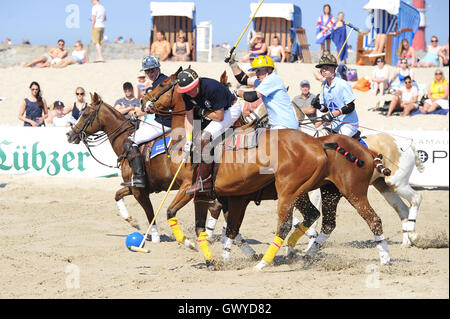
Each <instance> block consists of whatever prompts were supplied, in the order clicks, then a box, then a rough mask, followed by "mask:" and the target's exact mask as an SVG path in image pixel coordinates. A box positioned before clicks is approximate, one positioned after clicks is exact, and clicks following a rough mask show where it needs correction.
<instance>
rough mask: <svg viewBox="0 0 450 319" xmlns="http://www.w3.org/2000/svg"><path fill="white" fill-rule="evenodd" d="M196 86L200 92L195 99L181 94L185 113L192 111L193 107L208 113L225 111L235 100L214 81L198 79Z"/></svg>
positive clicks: (226, 89) (227, 90) (220, 84)
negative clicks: (205, 110)
mask: <svg viewBox="0 0 450 319" xmlns="http://www.w3.org/2000/svg"><path fill="white" fill-rule="evenodd" d="M198 85H199V86H200V92H199V93H198V95H197V96H196V97H194V98H192V97H190V96H189V95H187V94H186V93H183V94H182V97H183V100H184V103H185V104H186V110H187V111H190V110H192V109H193V108H194V106H197V107H199V108H202V109H207V110H209V111H217V110H221V109H224V110H227V109H228V108H229V107H230V106H231V105H233V101H234V100H235V99H236V97H235V96H234V95H233V93H231V92H230V90H229V89H228V88H227V87H226V86H225V85H223V84H222V83H220V82H218V81H216V80H214V79H210V78H200V83H199V84H198Z"/></svg>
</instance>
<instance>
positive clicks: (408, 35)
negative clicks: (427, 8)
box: [356, 0, 420, 65]
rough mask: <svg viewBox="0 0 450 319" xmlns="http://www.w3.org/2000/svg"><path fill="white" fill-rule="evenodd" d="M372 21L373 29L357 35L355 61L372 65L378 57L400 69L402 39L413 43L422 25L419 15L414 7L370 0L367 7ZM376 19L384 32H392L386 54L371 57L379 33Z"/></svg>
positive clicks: (399, 1) (396, 2)
mask: <svg viewBox="0 0 450 319" xmlns="http://www.w3.org/2000/svg"><path fill="white" fill-rule="evenodd" d="M363 9H364V10H366V11H367V12H369V14H370V17H371V19H372V29H371V30H368V31H367V32H365V33H360V34H358V40H357V46H356V47H357V48H356V61H357V62H359V63H361V64H363V65H373V64H374V62H375V60H376V59H377V57H379V56H384V59H385V61H386V64H390V65H397V64H398V60H399V57H398V56H397V50H398V47H399V45H400V43H401V41H402V40H403V39H408V41H409V43H410V44H411V45H412V40H413V38H414V35H415V34H416V32H417V30H418V29H419V24H420V12H419V10H417V9H416V8H414V7H413V6H411V5H409V4H407V3H406V2H404V1H401V0H389V1H375V0H370V1H369V2H368V3H367V4H366V5H365V6H364V7H363ZM375 19H377V20H378V21H377V22H378V24H379V25H381V28H382V29H388V30H392V31H393V32H389V33H387V40H386V47H385V52H384V53H382V54H377V55H375V54H371V52H372V50H373V47H374V42H375V36H376V34H377V30H375V27H374V26H373V25H374V22H375Z"/></svg>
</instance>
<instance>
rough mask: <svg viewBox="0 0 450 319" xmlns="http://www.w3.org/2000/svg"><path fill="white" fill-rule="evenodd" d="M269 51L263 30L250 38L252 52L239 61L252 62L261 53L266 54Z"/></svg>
mask: <svg viewBox="0 0 450 319" xmlns="http://www.w3.org/2000/svg"><path fill="white" fill-rule="evenodd" d="M266 52H267V45H266V44H265V43H264V36H263V34H262V33H261V32H256V33H255V35H254V36H253V37H252V38H251V39H250V52H249V53H248V54H246V55H245V56H244V57H243V58H241V59H240V60H239V62H250V61H252V60H253V59H254V58H256V57H257V56H260V55H265V54H266Z"/></svg>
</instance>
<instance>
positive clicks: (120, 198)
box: [114, 187, 141, 230]
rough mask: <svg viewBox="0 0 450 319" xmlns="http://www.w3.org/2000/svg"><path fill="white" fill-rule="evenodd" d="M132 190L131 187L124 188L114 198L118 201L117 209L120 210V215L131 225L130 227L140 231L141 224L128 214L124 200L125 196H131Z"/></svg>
mask: <svg viewBox="0 0 450 319" xmlns="http://www.w3.org/2000/svg"><path fill="white" fill-rule="evenodd" d="M131 194H132V192H131V189H130V188H129V187H122V188H121V189H119V190H118V191H117V192H116V195H115V196H114V199H115V201H116V205H117V208H118V209H119V214H120V216H122V218H123V219H125V221H126V222H128V223H130V225H131V226H132V227H134V228H136V229H137V230H140V229H141V227H140V226H139V223H138V222H137V221H136V220H135V219H134V218H133V217H131V216H130V215H129V214H128V210H127V207H126V206H125V201H124V200H123V198H124V197H125V196H128V195H131Z"/></svg>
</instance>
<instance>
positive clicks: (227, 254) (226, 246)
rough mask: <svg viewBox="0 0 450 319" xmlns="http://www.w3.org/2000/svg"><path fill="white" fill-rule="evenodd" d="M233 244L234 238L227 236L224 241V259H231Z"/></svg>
mask: <svg viewBox="0 0 450 319" xmlns="http://www.w3.org/2000/svg"><path fill="white" fill-rule="evenodd" d="M232 246H233V239H231V238H228V237H226V238H225V241H224V243H223V251H222V258H223V259H224V260H228V259H230V256H231V247H232Z"/></svg>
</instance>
